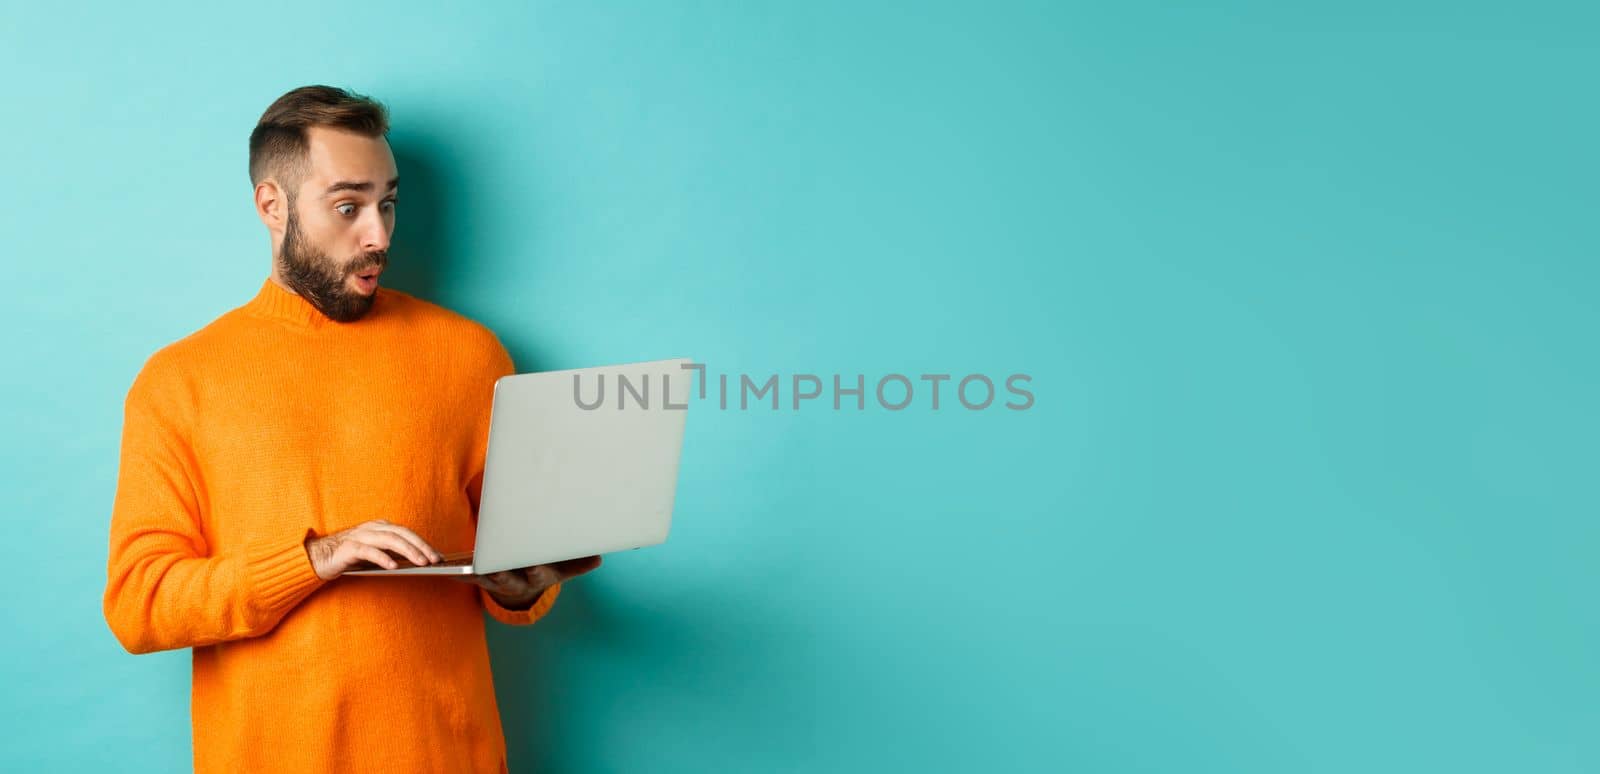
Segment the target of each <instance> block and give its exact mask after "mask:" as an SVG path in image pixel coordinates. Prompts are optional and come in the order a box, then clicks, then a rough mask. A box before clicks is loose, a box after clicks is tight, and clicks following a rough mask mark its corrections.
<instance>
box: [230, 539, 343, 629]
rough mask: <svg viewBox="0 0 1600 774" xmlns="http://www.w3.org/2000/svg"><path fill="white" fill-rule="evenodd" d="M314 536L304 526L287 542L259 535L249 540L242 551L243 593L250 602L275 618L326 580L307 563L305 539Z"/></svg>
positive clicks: (272, 620)
mask: <svg viewBox="0 0 1600 774" xmlns="http://www.w3.org/2000/svg"><path fill="white" fill-rule="evenodd" d="M313 537H316V530H314V529H312V528H310V527H307V528H306V531H305V532H304V533H303V534H302V535H301V538H300V540H298V541H294V542H292V543H288V542H286V541H283V539H282V538H270V537H263V538H260V539H257V540H255V541H254V542H252V543H251V544H250V546H249V548H248V550H247V551H246V552H245V565H244V575H245V593H246V594H247V599H249V601H250V604H251V606H252V607H254V608H255V609H256V610H258V611H260V612H261V613H262V614H264V615H265V616H266V620H267V621H269V622H275V621H277V620H278V619H279V618H282V617H283V615H284V614H285V613H288V612H289V610H291V609H293V608H294V606H295V605H298V604H300V601H301V600H303V599H305V598H306V597H307V596H310V594H311V592H313V591H316V590H317V589H318V588H320V587H321V586H322V584H324V583H327V581H325V580H323V579H322V576H320V575H317V570H316V568H315V567H313V566H312V564H311V556H310V554H308V553H307V552H306V545H305V541H306V539H308V538H313Z"/></svg>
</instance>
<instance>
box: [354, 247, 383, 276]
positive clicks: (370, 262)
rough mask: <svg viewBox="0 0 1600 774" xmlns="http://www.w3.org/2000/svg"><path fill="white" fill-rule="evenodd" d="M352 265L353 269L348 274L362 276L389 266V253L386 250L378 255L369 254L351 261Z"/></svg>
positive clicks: (377, 253)
mask: <svg viewBox="0 0 1600 774" xmlns="http://www.w3.org/2000/svg"><path fill="white" fill-rule="evenodd" d="M351 264H352V268H351V269H350V271H349V272H348V273H350V274H360V273H362V272H364V271H371V270H373V269H382V268H384V267H386V266H388V265H389V252H388V251H387V250H384V251H381V252H376V253H367V254H365V255H363V256H361V257H360V258H357V259H356V260H354V261H351Z"/></svg>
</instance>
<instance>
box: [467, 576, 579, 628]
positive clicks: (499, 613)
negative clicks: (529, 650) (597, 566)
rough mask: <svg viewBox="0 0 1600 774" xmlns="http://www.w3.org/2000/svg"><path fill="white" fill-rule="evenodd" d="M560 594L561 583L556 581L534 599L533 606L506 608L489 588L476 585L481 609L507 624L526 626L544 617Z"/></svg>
mask: <svg viewBox="0 0 1600 774" xmlns="http://www.w3.org/2000/svg"><path fill="white" fill-rule="evenodd" d="M560 595H561V584H559V583H557V584H556V585H554V586H551V587H550V588H547V589H545V590H544V592H543V593H541V594H540V595H539V598H538V599H537V600H535V601H534V603H533V607H530V608H528V609H527V610H508V609H506V608H505V607H502V606H501V605H500V603H499V602H496V601H494V597H492V596H490V595H489V590H488V589H485V588H484V587H482V586H479V587H478V598H479V599H482V600H483V609H484V610H487V611H489V615H490V617H492V618H494V620H496V621H499V622H500V623H503V624H506V625H507V626H527V625H528V624H531V623H533V622H534V621H537V620H539V619H540V618H543V617H544V614H545V613H548V612H550V606H551V605H553V604H555V603H556V597H558V596H560Z"/></svg>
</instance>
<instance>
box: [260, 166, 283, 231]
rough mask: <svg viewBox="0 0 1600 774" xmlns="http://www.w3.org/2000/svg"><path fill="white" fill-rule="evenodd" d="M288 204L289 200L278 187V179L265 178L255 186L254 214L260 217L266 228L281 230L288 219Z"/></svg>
mask: <svg viewBox="0 0 1600 774" xmlns="http://www.w3.org/2000/svg"><path fill="white" fill-rule="evenodd" d="M288 206H289V202H288V200H287V199H285V198H284V196H283V189H282V188H279V187H278V181H276V180H273V179H271V178H267V179H266V180H263V181H261V183H260V184H258V185H257V186H256V216H257V217H259V218H261V222H262V223H263V224H265V225H266V227H267V230H269V231H272V232H273V233H282V232H283V228H284V225H285V224H286V223H287V222H288V219H289V212H288V209H287V208H288Z"/></svg>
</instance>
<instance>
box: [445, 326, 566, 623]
mask: <svg viewBox="0 0 1600 774" xmlns="http://www.w3.org/2000/svg"><path fill="white" fill-rule="evenodd" d="M482 330H483V332H484V333H486V334H487V337H486V338H487V347H488V355H489V357H488V367H487V370H486V371H485V372H484V373H485V380H486V382H485V385H484V388H483V400H482V401H481V402H480V404H479V405H478V407H477V408H478V411H477V414H476V417H475V420H476V424H475V425H474V440H473V449H472V457H471V460H470V463H471V468H470V470H469V477H468V479H467V502H468V503H470V504H471V507H472V525H473V528H474V529H476V528H477V525H478V504H479V502H480V501H481V500H482V496H483V469H484V464H485V463H486V462H487V461H488V460H487V455H488V451H489V419H490V413H491V409H492V408H493V404H494V383H495V381H496V380H498V379H499V378H500V377H502V376H510V375H512V374H515V373H516V372H517V368H516V364H515V362H513V361H512V359H511V353H510V352H508V351H506V348H505V345H504V344H501V343H500V339H499V337H497V336H495V335H494V333H493V332H492V331H490V330H489V329H488V328H483V329H482ZM560 594H561V584H559V583H557V584H556V585H554V586H551V587H550V588H548V589H545V590H544V593H543V594H540V595H539V598H538V599H537V600H535V601H534V603H533V606H532V607H530V608H528V609H527V610H510V609H507V608H505V607H503V606H501V605H500V603H499V602H496V601H495V600H494V597H493V596H490V594H489V591H488V589H485V588H483V587H482V586H479V587H478V601H479V602H480V603H481V604H482V605H483V609H484V611H485V612H487V613H488V614H489V617H490V618H493V619H495V620H496V621H499V622H500V623H503V624H506V625H508V626H528V625H530V624H532V623H533V622H535V621H537V620H539V619H540V618H543V617H544V615H545V613H548V612H550V606H551V605H554V604H555V603H556V597H557V596H559V595H560Z"/></svg>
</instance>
